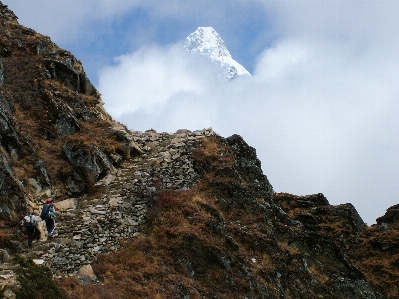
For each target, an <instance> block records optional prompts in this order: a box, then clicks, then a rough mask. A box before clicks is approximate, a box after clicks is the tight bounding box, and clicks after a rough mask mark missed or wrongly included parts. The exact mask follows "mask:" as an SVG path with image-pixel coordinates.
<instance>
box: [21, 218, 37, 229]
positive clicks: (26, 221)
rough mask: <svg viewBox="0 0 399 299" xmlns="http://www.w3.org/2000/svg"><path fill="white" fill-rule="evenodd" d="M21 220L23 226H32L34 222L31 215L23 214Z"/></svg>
mask: <svg viewBox="0 0 399 299" xmlns="http://www.w3.org/2000/svg"><path fill="white" fill-rule="evenodd" d="M22 222H23V224H24V226H25V227H33V226H35V224H36V223H35V221H34V220H33V218H32V216H25V217H24V218H23V219H22Z"/></svg>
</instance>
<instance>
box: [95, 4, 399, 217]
mask: <svg viewBox="0 0 399 299" xmlns="http://www.w3.org/2000/svg"><path fill="white" fill-rule="evenodd" d="M319 13H320V12H319V11H318V10H315V11H314V14H316V15H317V14H319ZM326 13H328V12H326V11H324V14H326ZM369 13H370V11H369ZM333 14H334V16H338V15H339V14H338V12H333ZM369 17H370V16H368V15H366V16H364V20H363V21H364V22H366V21H368V20H369ZM319 21H320V22H321V20H319ZM319 21H317V20H315V23H314V27H312V26H311V27H312V28H313V29H314V30H313V31H312V30H309V32H310V33H311V34H309V35H306V34H294V33H293V34H289V35H288V36H286V37H283V38H281V39H279V40H277V41H276V42H275V43H274V44H273V45H272V46H271V47H270V48H267V49H265V50H264V51H263V53H262V54H261V55H260V56H259V57H258V58H257V62H256V67H255V71H254V73H253V76H252V77H251V78H238V79H237V80H233V81H231V82H221V81H218V80H217V79H216V78H215V72H214V71H215V70H214V69H212V67H211V66H209V65H206V63H205V61H203V60H201V59H200V58H197V59H195V58H194V57H191V56H189V55H187V54H186V53H184V52H182V48H183V46H182V45H181V44H175V45H172V46H169V47H165V48H163V47H157V46H150V47H145V48H141V49H140V50H138V51H136V52H134V53H131V54H128V55H124V56H121V57H118V58H117V59H116V63H115V65H113V66H110V67H108V68H105V69H103V70H102V71H101V72H100V74H99V79H100V80H99V82H100V84H99V89H100V90H101V91H102V92H103V98H104V101H105V102H106V107H107V109H108V111H111V114H112V115H114V116H116V118H117V119H118V120H120V121H122V122H124V123H126V124H127V125H128V126H129V127H130V128H132V129H133V130H146V129H149V128H154V129H156V130H158V131H167V132H174V131H176V130H177V129H179V128H187V129H192V130H195V129H199V128H204V127H213V129H214V130H215V131H217V132H218V133H220V134H221V135H223V136H228V135H231V134H234V133H237V134H240V135H242V136H243V137H244V138H245V140H246V141H247V142H248V143H249V144H251V145H252V146H254V147H255V148H256V149H257V152H258V156H259V158H260V160H261V161H262V167H263V170H264V172H265V174H266V175H267V176H268V177H269V179H270V181H271V183H272V184H273V186H274V189H275V190H276V191H282V192H291V193H294V194H310V193H316V192H322V193H324V194H325V195H326V196H327V198H328V199H329V200H330V202H331V203H332V204H340V203H345V202H351V203H353V204H354V205H355V207H356V208H357V209H358V211H359V213H360V214H361V216H362V217H363V219H364V220H365V221H366V222H367V223H369V224H372V223H374V220H375V218H376V217H378V216H380V215H383V214H384V212H385V209H386V208H387V207H389V206H390V205H393V204H396V203H397V194H398V192H399V187H398V185H397V183H396V180H397V178H398V177H399V159H398V157H397V156H398V155H397V153H396V152H397V148H398V146H399V143H398V141H397V140H396V138H395V137H396V136H397V133H398V128H399V118H398V115H397V114H398V111H399V110H398V108H399V107H397V106H398V105H399V102H398V98H399V88H398V87H397V84H395V83H396V82H397V79H398V76H399V71H398V70H397V69H396V68H393V67H392V66H393V65H397V63H398V62H399V61H398V58H397V57H396V56H397V55H396V54H395V53H394V52H395V51H392V50H393V49H394V47H395V46H396V45H395V43H396V41H393V42H392V43H391V44H390V43H389V41H385V43H384V44H380V38H378V37H376V36H372V37H371V38H369V39H367V37H368V35H367V34H366V32H365V30H367V29H369V26H366V28H365V29H364V30H361V28H360V27H359V26H360V25H359V24H358V23H357V22H360V21H355V25H356V26H354V28H352V29H351V30H352V31H353V32H350V33H349V34H348V35H346V36H340V35H339V34H338V33H337V32H340V31H341V30H343V29H340V28H338V29H334V30H336V31H337V32H335V33H336V34H332V36H329V35H325V36H323V35H322V34H321V33H320V32H317V31H318V30H319V29H320V28H318V26H319ZM341 21H343V20H341ZM363 21H362V22H363ZM335 22H337V23H338V22H339V20H336V21H335ZM349 25H350V24H349ZM303 26H305V27H306V26H307V27H306V29H309V28H308V27H309V25H308V24H306V23H305V24H304V25H303ZM340 26H343V25H342V24H340ZM316 27H317V28H316ZM328 28H330V27H329V26H327V29H328ZM349 28H350V26H349ZM316 29H317V30H316ZM327 29H326V30H327ZM330 29H331V28H330ZM386 29H387V28H385V27H384V26H381V28H380V29H379V30H380V31H384V30H386ZM323 30H324V29H323ZM323 30H321V31H323ZM360 30H361V31H360ZM374 31H376V30H374ZM287 32H288V31H287ZM298 32H299V33H303V32H304V31H302V30H301V29H299V30H298ZM344 32H345V31H344ZM354 32H357V34H354ZM373 33H374V34H377V33H378V32H373ZM384 35H386V32H384ZM359 43H363V44H359ZM204 66H206V67H204Z"/></svg>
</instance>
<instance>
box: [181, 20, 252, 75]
mask: <svg viewBox="0 0 399 299" xmlns="http://www.w3.org/2000/svg"><path fill="white" fill-rule="evenodd" d="M184 47H185V48H186V50H187V51H188V52H190V53H195V54H198V55H201V56H207V57H209V58H210V59H211V60H212V61H213V62H214V63H216V64H218V65H220V68H221V73H220V75H219V76H220V77H222V78H224V79H225V80H230V79H232V78H234V77H236V76H239V75H250V73H249V72H248V71H247V70H246V69H245V68H244V67H243V66H242V65H241V64H239V63H238V62H237V61H235V60H234V59H233V58H232V57H231V54H230V52H229V50H227V48H226V45H225V43H224V41H223V40H222V38H221V37H220V35H219V34H218V33H217V32H216V30H215V29H213V27H198V28H197V30H195V31H194V32H193V33H191V34H190V35H189V36H188V37H187V38H186V41H185V43H184Z"/></svg>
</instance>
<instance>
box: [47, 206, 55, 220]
mask: <svg viewBox="0 0 399 299" xmlns="http://www.w3.org/2000/svg"><path fill="white" fill-rule="evenodd" d="M48 214H49V215H50V218H51V219H55V217H56V216H55V208H54V206H53V204H50V206H49V209H48Z"/></svg>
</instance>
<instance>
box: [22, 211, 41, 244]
mask: <svg viewBox="0 0 399 299" xmlns="http://www.w3.org/2000/svg"><path fill="white" fill-rule="evenodd" d="M39 220H40V219H38V218H37V217H36V215H35V213H34V212H32V213H30V215H27V216H25V217H24V219H22V224H23V226H25V228H26V232H27V234H28V248H32V241H33V239H34V237H36V240H39V239H40V232H39V230H38V229H37V228H36V225H37V222H38V221H39Z"/></svg>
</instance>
